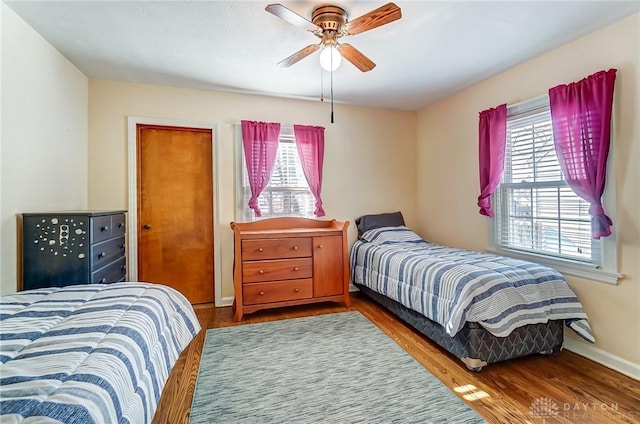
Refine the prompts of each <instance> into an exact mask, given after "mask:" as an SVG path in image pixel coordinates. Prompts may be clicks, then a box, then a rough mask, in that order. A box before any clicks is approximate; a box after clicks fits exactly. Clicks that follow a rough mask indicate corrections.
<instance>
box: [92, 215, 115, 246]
mask: <svg viewBox="0 0 640 424" xmlns="http://www.w3.org/2000/svg"><path fill="white" fill-rule="evenodd" d="M91 235H92V236H93V238H92V240H93V242H94V243H96V242H100V241H103V240H106V239H108V238H111V216H110V215H105V216H96V217H93V218H91Z"/></svg>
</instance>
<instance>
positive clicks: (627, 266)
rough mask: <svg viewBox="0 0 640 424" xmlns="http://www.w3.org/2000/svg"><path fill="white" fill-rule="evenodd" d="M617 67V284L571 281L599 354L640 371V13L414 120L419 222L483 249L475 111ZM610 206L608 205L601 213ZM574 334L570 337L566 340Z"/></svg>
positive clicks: (435, 237) (441, 239)
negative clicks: (588, 322) (634, 366)
mask: <svg viewBox="0 0 640 424" xmlns="http://www.w3.org/2000/svg"><path fill="white" fill-rule="evenodd" d="M609 68H617V69H618V76H617V80H616V92H615V97H616V99H615V106H614V108H615V114H616V117H615V125H614V126H615V128H614V132H615V139H614V141H613V143H614V147H613V148H614V150H615V163H614V165H613V168H612V169H611V171H610V172H614V173H615V180H616V187H615V195H616V197H617V201H616V204H615V205H609V208H608V209H609V211H614V212H613V213H614V215H613V216H612V219H613V221H614V229H615V231H616V234H617V240H618V266H619V271H620V272H622V273H623V274H625V275H626V278H625V279H623V280H621V281H620V282H619V283H618V285H617V286H612V285H607V284H604V283H599V282H594V281H586V280H582V279H578V278H571V277H569V284H570V285H571V287H572V288H573V289H574V291H575V292H576V293H577V295H578V297H579V298H580V300H581V301H582V303H583V304H584V306H585V308H586V310H587V313H588V315H589V318H590V323H591V325H592V327H593V330H594V332H595V335H596V338H597V344H596V348H599V349H601V350H603V351H606V352H608V353H610V354H613V355H616V356H618V357H620V358H623V359H625V360H627V361H631V362H632V363H635V364H640V165H639V164H640V143H639V141H640V119H639V117H640V86H639V84H640V14H636V15H633V16H631V17H628V18H626V19H624V20H622V21H619V22H617V23H615V24H613V25H611V26H608V27H606V28H604V29H602V30H600V31H597V32H595V33H592V34H590V35H588V36H585V37H583V38H581V39H579V40H577V41H574V42H572V43H570V44H567V45H565V46H563V47H561V48H558V49H556V50H554V51H551V52H548V53H546V54H543V55H541V56H539V57H537V58H535V59H532V60H530V61H528V62H526V63H523V64H521V65H519V66H517V67H514V68H512V69H510V70H508V71H506V72H503V73H501V74H500V75H497V76H495V77H493V78H491V79H488V80H486V81H484V82H482V83H480V84H477V85H475V86H473V87H470V88H468V89H465V90H464V91H462V92H460V93H458V94H456V95H454V96H451V97H449V98H447V99H445V100H443V101H441V102H439V103H437V104H435V105H433V106H431V107H429V108H427V109H425V110H422V111H421V112H420V113H419V115H418V211H420V214H421V216H425V217H428V219H421V220H418V221H417V227H418V230H419V231H420V233H421V234H422V235H423V236H424V237H426V238H427V239H429V240H432V241H434V242H437V243H444V244H449V245H453V246H458V247H463V248H471V249H478V250H483V249H485V248H486V247H487V246H488V242H489V240H488V237H489V230H488V225H489V220H488V218H485V217H482V216H481V215H479V214H478V208H477V206H476V199H477V196H478V193H479V184H478V159H477V149H478V148H477V139H478V136H477V134H478V129H477V128H478V112H479V111H481V110H484V109H487V108H489V107H494V106H496V105H498V104H501V103H508V104H513V103H517V102H519V101H522V100H526V99H529V98H533V97H537V96H539V95H542V94H544V93H545V92H546V90H547V89H548V88H550V87H553V86H555V85H558V84H562V83H567V82H571V81H576V80H579V79H581V78H583V77H585V76H587V75H590V74H592V73H594V72H596V71H599V70H602V69H609ZM605 208H607V205H605ZM570 336H571V335H570Z"/></svg>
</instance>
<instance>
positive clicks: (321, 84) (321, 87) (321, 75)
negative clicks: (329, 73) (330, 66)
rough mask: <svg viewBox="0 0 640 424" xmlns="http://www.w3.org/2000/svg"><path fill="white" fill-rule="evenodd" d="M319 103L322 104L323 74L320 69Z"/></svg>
mask: <svg viewBox="0 0 640 424" xmlns="http://www.w3.org/2000/svg"><path fill="white" fill-rule="evenodd" d="M320 101H321V102H324V74H323V73H322V68H320Z"/></svg>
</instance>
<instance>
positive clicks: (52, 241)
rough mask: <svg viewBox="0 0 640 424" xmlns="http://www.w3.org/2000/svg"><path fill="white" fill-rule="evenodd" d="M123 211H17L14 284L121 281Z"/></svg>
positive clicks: (28, 286)
mask: <svg viewBox="0 0 640 424" xmlns="http://www.w3.org/2000/svg"><path fill="white" fill-rule="evenodd" d="M125 212H126V211H121V210H118V211H65V212H50V213H23V214H22V220H21V228H22V237H21V242H22V249H21V250H22V252H21V262H22V270H21V271H22V272H21V279H20V281H19V282H18V290H29V289H36V288H41V287H52V286H69V285H73V284H103V283H114V282H118V281H125V279H126V275H127V264H126V255H125V254H126V236H125V229H126V227H125V222H126V220H125Z"/></svg>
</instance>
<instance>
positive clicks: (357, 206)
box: [89, 80, 417, 297]
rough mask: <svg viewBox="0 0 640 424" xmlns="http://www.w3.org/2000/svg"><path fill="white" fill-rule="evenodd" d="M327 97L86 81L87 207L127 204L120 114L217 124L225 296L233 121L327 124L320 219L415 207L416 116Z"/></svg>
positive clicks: (226, 289) (410, 211) (412, 217)
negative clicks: (332, 115) (339, 102)
mask: <svg viewBox="0 0 640 424" xmlns="http://www.w3.org/2000/svg"><path fill="white" fill-rule="evenodd" d="M329 114H330V110H329V105H328V104H326V103H320V102H319V101H318V102H310V101H302V100H291V99H279V98H274V97H264V96H250V95H240V94H230V93H220V92H212V91H200V90H188V89H178V88H169V87H159V86H151V85H141V84H128V83H121V82H113V81H96V80H92V81H90V84H89V207H91V208H127V196H128V194H127V184H128V183H127V116H136V117H151V118H161V119H172V120H186V121H196V122H202V123H217V125H218V152H219V167H218V169H217V173H218V180H219V193H218V202H219V203H218V206H219V211H220V213H219V216H218V217H217V219H216V223H217V224H218V225H219V226H220V242H221V252H220V254H221V261H222V269H221V271H222V297H229V296H233V284H232V283H233V282H232V271H231V270H232V263H233V238H232V232H231V230H230V228H229V222H231V221H233V220H234V219H235V218H234V214H235V182H234V176H235V164H236V160H235V148H234V142H235V138H234V124H235V123H237V122H239V121H240V120H241V119H249V120H257V121H275V122H281V123H282V124H283V125H292V124H306V125H321V126H324V127H325V128H326V133H325V140H326V147H325V162H324V181H323V189H322V195H323V196H322V197H323V202H324V208H325V211H326V213H327V216H326V218H335V219H338V220H349V221H352V223H351V228H350V237H351V239H352V240H353V239H354V238H355V228H354V226H353V225H354V224H353V220H354V219H355V218H356V217H358V216H360V215H362V214H365V213H376V212H387V211H394V210H402V212H403V213H404V214H405V216H406V219H407V221H408V222H409V223H410V224H415V223H417V219H416V218H417V217H416V213H415V199H414V196H415V193H416V166H415V159H414V155H415V149H416V146H415V142H416V139H417V135H416V114H415V113H413V112H404V111H391V110H381V109H369V108H361V107H350V106H342V105H337V106H336V107H335V121H336V122H335V123H334V124H331V123H329V116H330V115H329Z"/></svg>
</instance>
